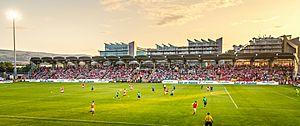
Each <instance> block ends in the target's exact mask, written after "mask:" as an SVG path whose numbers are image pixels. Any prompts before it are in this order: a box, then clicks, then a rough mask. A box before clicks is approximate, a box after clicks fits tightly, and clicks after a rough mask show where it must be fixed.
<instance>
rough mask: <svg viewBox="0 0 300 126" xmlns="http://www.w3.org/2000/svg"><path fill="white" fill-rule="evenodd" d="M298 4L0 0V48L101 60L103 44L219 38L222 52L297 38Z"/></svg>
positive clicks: (293, 0) (298, 0) (264, 0)
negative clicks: (11, 14) (257, 40)
mask: <svg viewBox="0 0 300 126" xmlns="http://www.w3.org/2000/svg"><path fill="white" fill-rule="evenodd" d="M299 5H300V0H0V13H2V14H0V49H13V44H12V28H11V25H12V21H11V20H8V19H7V17H6V12H7V11H8V10H11V9H14V10H17V11H18V12H19V13H20V14H21V18H20V19H19V20H17V22H16V24H17V33H16V37H17V39H16V42H17V49H18V50H27V51H41V52H52V53H66V54H72V53H73V54H74V53H75V54H79V53H80V54H90V55H99V54H98V52H97V50H103V49H104V43H105V42H129V41H136V42H137V45H138V46H140V47H145V48H149V47H155V44H156V43H157V44H161V43H166V44H167V43H171V44H174V45H178V46H184V45H187V42H186V39H201V38H203V39H207V38H211V39H213V40H215V39H217V38H219V37H223V47H224V52H225V50H227V49H231V48H232V45H233V44H247V43H248V41H249V40H250V39H251V38H252V37H257V36H263V35H272V36H274V37H278V36H280V35H283V34H291V35H292V36H293V37H299V36H300V6H299Z"/></svg>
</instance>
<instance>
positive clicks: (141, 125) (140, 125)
mask: <svg viewBox="0 0 300 126" xmlns="http://www.w3.org/2000/svg"><path fill="white" fill-rule="evenodd" d="M0 118H16V119H35V120H49V121H68V122H85V123H105V124H124V125H137V126H153V125H157V124H141V123H128V122H110V121H98V120H81V119H59V118H48V117H30V116H10V115H0ZM164 126H167V125H164Z"/></svg>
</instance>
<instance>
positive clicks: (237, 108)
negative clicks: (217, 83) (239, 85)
mask: <svg viewBox="0 0 300 126" xmlns="http://www.w3.org/2000/svg"><path fill="white" fill-rule="evenodd" d="M224 89H225V91H226V93H227V94H228V96H229V98H230V99H231V101H232V103H233V104H234V106H235V108H236V109H238V108H239V107H238V106H237V105H236V103H235V102H234V100H233V98H232V97H231V95H230V94H229V92H228V91H227V89H226V87H224Z"/></svg>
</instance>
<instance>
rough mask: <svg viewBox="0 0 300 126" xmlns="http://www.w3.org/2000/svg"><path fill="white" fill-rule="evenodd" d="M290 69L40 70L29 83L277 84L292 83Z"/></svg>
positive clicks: (98, 67)
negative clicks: (258, 82)
mask: <svg viewBox="0 0 300 126" xmlns="http://www.w3.org/2000/svg"><path fill="white" fill-rule="evenodd" d="M293 68H294V67H293V66H292V65H281V66H279V65H274V66H273V67H269V66H254V65H234V66H233V65H230V64H222V65H218V64H217V65H207V66H205V67H203V66H202V67H201V66H200V65H183V64H171V65H164V64H161V65H156V67H155V68H139V67H138V65H128V66H125V65H115V66H103V65H94V66H91V65H90V66H85V65H84V66H67V67H65V68H62V67H55V68H49V67H40V68H38V69H36V70H35V71H34V72H33V73H32V74H31V76H30V77H31V78H32V79H108V80H114V81H122V82H126V81H132V82H161V81H162V80H214V81H219V80H221V81H277V82H279V83H286V82H288V81H291V80H292V75H293Z"/></svg>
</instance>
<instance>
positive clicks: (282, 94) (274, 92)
mask: <svg viewBox="0 0 300 126" xmlns="http://www.w3.org/2000/svg"><path fill="white" fill-rule="evenodd" d="M273 93H275V94H279V95H281V96H284V97H287V98H289V99H292V100H296V101H297V99H295V98H292V97H290V96H287V95H285V94H281V93H279V92H275V91H273Z"/></svg>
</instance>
